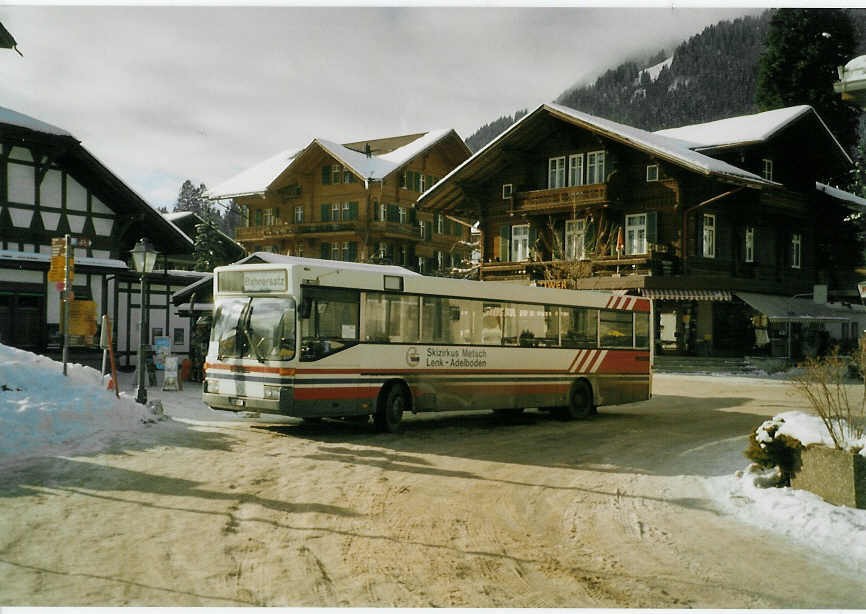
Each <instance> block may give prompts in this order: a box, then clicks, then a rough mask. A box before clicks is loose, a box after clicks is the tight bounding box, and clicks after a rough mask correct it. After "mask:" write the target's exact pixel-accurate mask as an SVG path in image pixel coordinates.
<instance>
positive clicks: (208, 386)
mask: <svg viewBox="0 0 866 614" xmlns="http://www.w3.org/2000/svg"><path fill="white" fill-rule="evenodd" d="M205 390H206V391H207V392H212V393H214V394H219V391H220V383H219V380H215V379H208V380H205Z"/></svg>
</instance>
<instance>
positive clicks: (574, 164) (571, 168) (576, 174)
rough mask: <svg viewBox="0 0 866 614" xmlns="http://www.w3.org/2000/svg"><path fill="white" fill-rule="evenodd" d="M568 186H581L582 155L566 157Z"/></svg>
mask: <svg viewBox="0 0 866 614" xmlns="http://www.w3.org/2000/svg"><path fill="white" fill-rule="evenodd" d="M568 185H583V154H571V155H570V156H568Z"/></svg>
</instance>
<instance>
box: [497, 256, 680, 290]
mask: <svg viewBox="0 0 866 614" xmlns="http://www.w3.org/2000/svg"><path fill="white" fill-rule="evenodd" d="M665 264H668V266H665ZM672 272H673V265H672V264H670V263H669V262H668V261H666V260H665V261H663V260H661V259H659V258H658V257H657V256H656V255H653V254H641V255H639V256H624V257H621V258H617V257H616V256H597V257H595V258H588V259H585V260H527V261H524V262H487V263H484V264H482V265H481V279H487V280H497V279H500V280H506V279H543V278H545V277H546V275H545V273H549V274H551V275H552V276H553V277H555V278H563V279H567V278H571V279H580V278H587V277H615V276H617V275H619V276H621V277H624V276H626V275H665V274H666V275H670V274H672ZM554 285H555V284H554Z"/></svg>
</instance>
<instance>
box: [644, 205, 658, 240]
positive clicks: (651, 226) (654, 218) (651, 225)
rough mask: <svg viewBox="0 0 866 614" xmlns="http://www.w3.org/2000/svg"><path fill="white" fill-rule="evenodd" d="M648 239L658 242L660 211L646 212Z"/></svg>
mask: <svg viewBox="0 0 866 614" xmlns="http://www.w3.org/2000/svg"><path fill="white" fill-rule="evenodd" d="M646 241H647V243H658V242H659V232H658V213H657V212H656V211H647V213H646Z"/></svg>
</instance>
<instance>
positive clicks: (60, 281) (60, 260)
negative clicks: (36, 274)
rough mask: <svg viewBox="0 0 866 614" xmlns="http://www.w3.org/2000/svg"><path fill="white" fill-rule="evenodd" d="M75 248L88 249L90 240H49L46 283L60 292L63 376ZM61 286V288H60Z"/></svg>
mask: <svg viewBox="0 0 866 614" xmlns="http://www.w3.org/2000/svg"><path fill="white" fill-rule="evenodd" d="M75 247H84V248H87V247H90V239H87V238H84V237H82V238H73V237H70V236H69V235H63V237H62V238H61V237H53V238H52V239H51V268H50V269H48V281H53V282H55V283H57V286H58V289H60V291H61V300H62V303H61V307H62V314H61V321H62V325H63V375H67V363H68V362H69V314H70V311H71V303H72V301H74V300H75V293H73V292H72V279H73V277H74V274H75V268H74V267H75V261H74V258H73V254H72V249H73V248H75ZM61 285H62V288H61Z"/></svg>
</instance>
